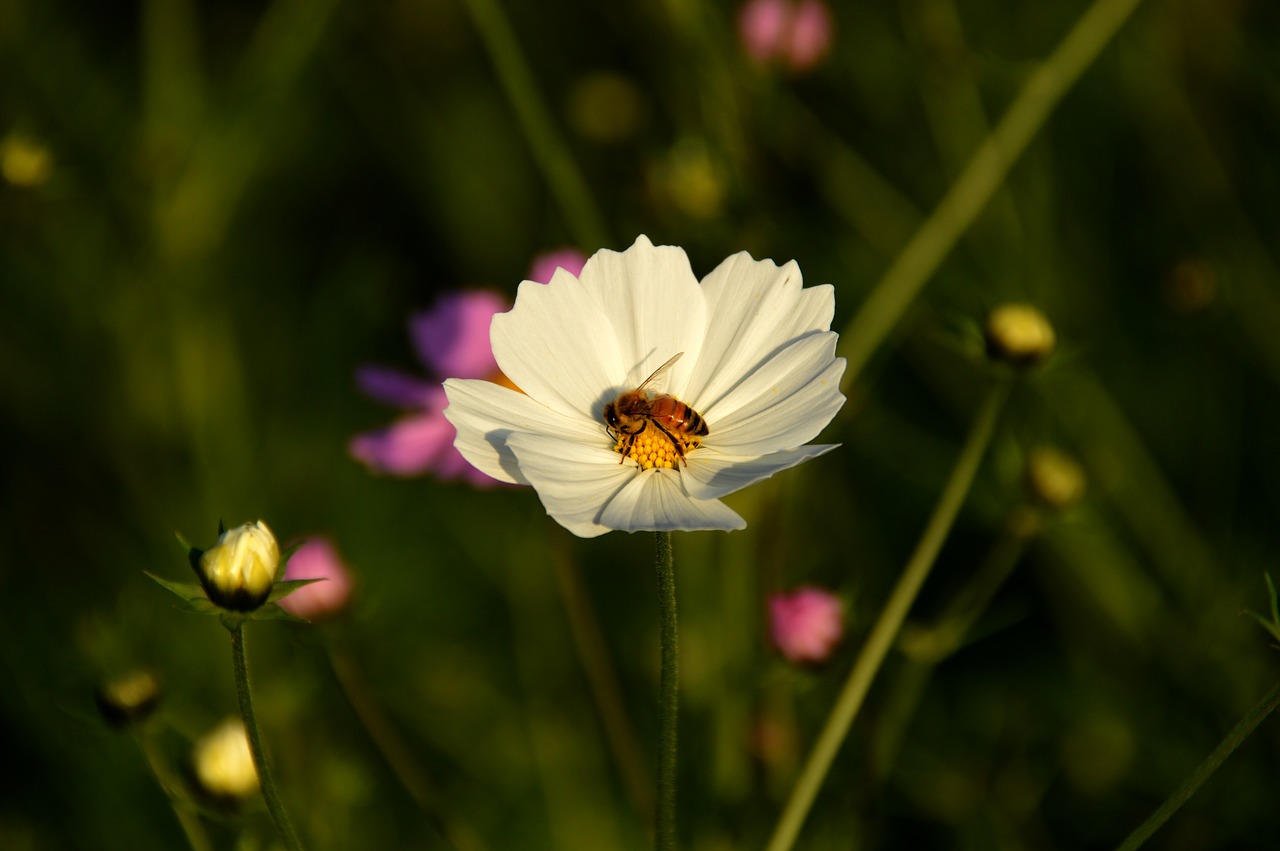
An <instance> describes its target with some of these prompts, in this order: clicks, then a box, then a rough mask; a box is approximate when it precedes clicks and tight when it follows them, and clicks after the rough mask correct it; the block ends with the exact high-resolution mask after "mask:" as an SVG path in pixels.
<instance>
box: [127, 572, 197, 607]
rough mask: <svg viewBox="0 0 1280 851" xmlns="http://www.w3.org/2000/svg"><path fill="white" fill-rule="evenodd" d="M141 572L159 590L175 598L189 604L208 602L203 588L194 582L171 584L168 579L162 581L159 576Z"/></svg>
mask: <svg viewBox="0 0 1280 851" xmlns="http://www.w3.org/2000/svg"><path fill="white" fill-rule="evenodd" d="M142 572H143V573H144V574H146V575H147V576H148V577H150V578H151V580H152V581H153V582H155V583H156V584H157V585H159V586H160V587H161V588H164V589H165V590H167V591H169V592H171V593H173V594H176V595H177V596H179V597H181V598H182V599H183V600H185V601H188V602H189V601H191V600H197V599H199V600H204V601H205V602H208V600H209V598H208V596H207V595H206V594H205V593H204V588H202V587H200V586H199V585H196V584H195V583H194V582H173V581H171V580H169V579H164V578H161V577H159V576H156V575H155V574H154V573H152V572H151V571H149V570H144V571H142Z"/></svg>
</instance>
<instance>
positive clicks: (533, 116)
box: [463, 0, 608, 251]
mask: <svg viewBox="0 0 1280 851" xmlns="http://www.w3.org/2000/svg"><path fill="white" fill-rule="evenodd" d="M463 5H464V6H466V7H467V11H468V12H470V13H471V19H472V21H474V22H475V25H476V29H477V30H478V31H479V33H480V38H481V40H483V41H484V46H485V49H486V50H488V52H489V58H490V59H491V60H492V61H493V67H494V70H495V71H497V73H498V80H499V82H500V83H501V85H502V88H503V90H504V91H505V93H506V95H507V100H508V101H510V102H511V108H512V109H513V110H514V111H515V114H516V119H517V120H518V121H519V122H520V125H521V128H522V129H523V130H524V134H525V137H526V139H527V140H528V142H529V147H530V148H532V149H533V157H534V159H535V160H536V161H537V163H538V165H539V167H540V168H541V169H542V173H543V176H544V177H546V179H547V183H548V184H550V187H551V191H552V192H553V193H554V194H555V196H556V201H557V202H558V203H559V205H560V211H561V213H563V214H564V218H565V224H566V225H567V226H568V228H569V232H570V233H572V234H573V238H574V239H575V240H577V241H578V243H579V245H580V246H581V247H582V248H584V249H589V250H592V251H594V250H595V249H596V248H599V247H601V246H604V245H606V244H607V243H608V239H607V236H606V229H605V226H604V219H603V218H602V216H601V215H600V211H599V209H598V208H597V207H596V204H595V202H594V201H593V200H592V197H591V193H590V191H589V190H588V189H587V181H586V180H585V179H584V178H583V176H582V172H581V171H579V170H578V167H577V165H576V164H575V163H574V161H573V157H572V156H570V154H569V147H568V146H567V145H566V144H565V143H564V140H563V139H562V138H561V137H560V134H559V133H558V132H557V131H556V128H555V124H554V123H553V122H552V120H551V112H550V110H548V109H547V105H546V103H545V102H544V101H543V99H542V95H541V94H540V93H539V92H538V89H537V87H536V86H535V85H534V82H533V80H534V76H533V70H532V69H531V68H530V67H529V63H528V62H526V61H525V58H524V54H523V53H521V52H520V45H519V43H518V42H517V41H516V37H515V34H514V33H513V32H512V31H511V22H510V21H508V20H507V18H506V16H505V15H504V14H503V12H502V7H501V6H500V5H499V2H498V0H466V1H465V2H464V3H463Z"/></svg>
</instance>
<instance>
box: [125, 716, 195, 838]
mask: <svg viewBox="0 0 1280 851" xmlns="http://www.w3.org/2000/svg"><path fill="white" fill-rule="evenodd" d="M138 746H139V747H141V748H142V753H143V755H144V756H145V757H146V758H147V764H148V765H149V766H151V773H152V774H154V775H155V777H156V782H158V783H159V784H160V788H161V789H163V790H164V793H165V795H166V796H168V798H169V803H170V805H172V807H173V813H174V815H176V816H177V817H178V823H179V824H180V825H182V832H183V833H184V834H185V835H186V837H187V844H189V845H190V846H191V851H213V843H211V842H210V841H209V834H208V833H206V832H205V829H204V824H203V823H202V822H201V821H200V816H198V815H197V814H196V813H194V812H192V811H191V809H190V805H189V804H187V802H186V801H184V800H182V799H181V798H179V797H178V794H177V792H176V790H177V789H180V788H181V784H180V783H179V782H178V778H177V777H175V776H174V774H173V771H172V770H170V768H169V764H168V762H167V761H166V760H165V758H164V756H163V754H161V752H160V749H159V748H157V747H156V744H155V741H154V740H153V739H152V738H151V736H150V735H149V734H147V733H139V734H138Z"/></svg>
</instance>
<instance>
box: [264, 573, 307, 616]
mask: <svg viewBox="0 0 1280 851" xmlns="http://www.w3.org/2000/svg"><path fill="white" fill-rule="evenodd" d="M304 581H308V582H311V581H314V580H304ZM249 620H255V621H293V622H294V623H311V621H309V620H307V619H306V618H300V617H298V616H297V615H291V614H289V613H288V612H286V611H285V610H284V609H282V608H280V607H279V606H277V605H276V604H275V603H266V604H264V605H262V606H261V607H259V608H257V609H255V610H254V611H253V612H252V613H251V614H250V615H249Z"/></svg>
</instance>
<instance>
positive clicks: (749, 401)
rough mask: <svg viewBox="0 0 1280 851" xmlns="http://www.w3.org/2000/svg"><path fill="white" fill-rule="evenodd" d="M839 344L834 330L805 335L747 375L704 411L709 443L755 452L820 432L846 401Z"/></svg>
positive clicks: (748, 453)
mask: <svg viewBox="0 0 1280 851" xmlns="http://www.w3.org/2000/svg"><path fill="white" fill-rule="evenodd" d="M835 345H836V335H835V334H833V333H831V332H829V331H828V332H826V333H823V334H814V335H812V336H809V337H804V338H802V339H800V340H798V341H796V342H795V343H793V344H792V345H790V346H788V347H786V348H785V349H783V350H782V351H781V352H780V353H778V354H777V355H775V356H774V357H773V358H771V359H769V360H768V361H766V362H765V363H764V364H762V365H761V366H760V367H759V368H758V369H756V370H755V371H754V372H752V373H751V374H749V375H747V376H746V377H745V378H742V379H741V380H740V381H739V383H738V384H737V385H735V386H734V387H733V388H732V389H731V390H730V391H729V393H727V394H726V395H725V396H724V397H722V399H721V401H720V404H718V405H716V406H714V407H711V408H708V409H706V410H704V411H699V413H700V414H702V416H703V417H704V418H705V419H706V421H707V427H708V428H709V429H710V431H711V433H710V435H709V436H708V437H707V443H708V444H710V445H714V446H715V447H716V448H717V449H720V450H722V451H724V452H726V453H728V454H733V455H745V456H748V457H755V456H759V455H767V454H769V453H770V452H776V451H778V450H780V449H793V448H795V447H797V446H799V445H801V444H802V443H806V442H808V441H810V440H812V439H813V438H814V437H816V436H817V434H818V432H820V431H822V429H823V428H824V427H825V426H826V425H827V423H829V422H831V418H832V417H834V416H835V415H836V413H837V412H838V411H839V410H840V406H841V405H843V404H844V396H843V395H842V394H841V393H840V376H841V375H843V374H844V367H845V361H844V358H837V357H835Z"/></svg>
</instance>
